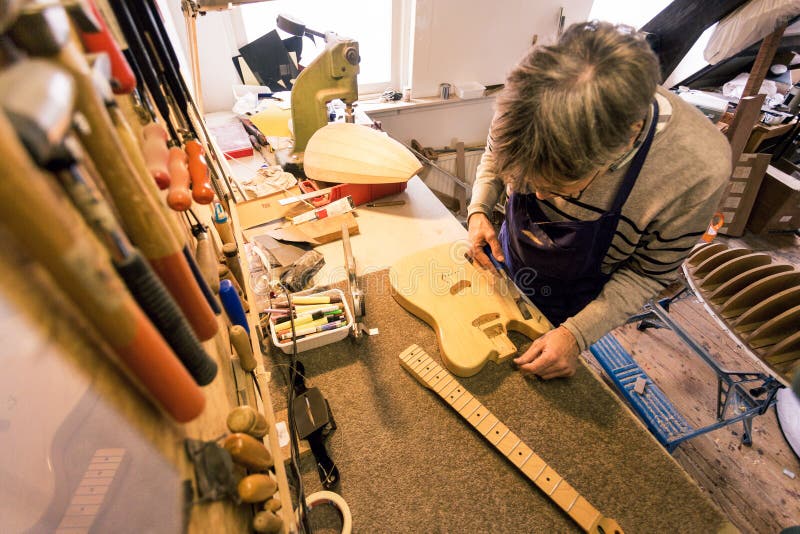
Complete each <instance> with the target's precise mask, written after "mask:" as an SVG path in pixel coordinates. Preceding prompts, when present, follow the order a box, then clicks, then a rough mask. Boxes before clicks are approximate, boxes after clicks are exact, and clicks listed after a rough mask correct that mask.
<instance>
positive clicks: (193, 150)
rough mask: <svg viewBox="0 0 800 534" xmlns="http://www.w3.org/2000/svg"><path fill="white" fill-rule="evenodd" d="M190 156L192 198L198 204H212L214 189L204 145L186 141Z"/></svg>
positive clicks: (194, 141) (195, 141)
mask: <svg viewBox="0 0 800 534" xmlns="http://www.w3.org/2000/svg"><path fill="white" fill-rule="evenodd" d="M185 146H186V153H187V154H188V155H189V175H190V176H191V177H192V198H194V201H195V202H197V203H198V204H210V203H211V201H212V200H214V188H213V187H211V180H210V178H209V175H208V163H206V153H205V150H203V145H201V144H200V142H199V141H197V140H196V139H192V140H191V141H186V145H185Z"/></svg>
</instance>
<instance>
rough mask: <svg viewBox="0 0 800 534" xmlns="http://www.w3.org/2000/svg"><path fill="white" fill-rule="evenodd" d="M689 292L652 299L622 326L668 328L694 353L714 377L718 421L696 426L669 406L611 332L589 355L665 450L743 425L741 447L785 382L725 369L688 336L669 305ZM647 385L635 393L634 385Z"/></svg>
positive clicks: (768, 376) (661, 393) (762, 374)
mask: <svg viewBox="0 0 800 534" xmlns="http://www.w3.org/2000/svg"><path fill="white" fill-rule="evenodd" d="M690 292H691V290H690V289H689V288H688V287H686V286H684V288H683V289H682V290H681V291H680V292H678V293H677V294H676V295H674V296H673V297H670V298H668V299H662V300H658V301H656V300H651V301H649V302H648V303H647V304H646V305H645V306H644V311H643V312H641V313H638V314H636V315H634V316H632V317H631V318H630V319H628V321H627V323H626V324H632V323H637V322H638V323H639V325H638V327H637V328H638V330H640V331H644V330H646V329H648V328H667V329H669V330H671V331H673V332H674V333H675V334H676V335H677V337H678V338H679V339H680V340H681V341H682V342H683V343H685V344H686V345H687V346H688V347H689V348H691V349H692V351H693V352H694V353H695V354H697V356H699V357H700V358H701V359H702V360H703V361H704V362H705V363H706V364H707V365H708V366H709V367H710V368H711V369H712V370H713V371H714V373H715V374H716V376H717V400H716V422H714V423H712V424H709V425H706V426H702V427H699V428H695V427H694V426H693V425H692V424H690V423H689V422H688V421H687V420H686V419H685V418H684V417H683V415H682V414H681V413H680V412H679V411H678V410H677V408H676V407H675V406H674V405H673V404H672V402H670V400H669V399H668V398H667V396H666V395H665V394H664V392H663V391H662V390H661V389H660V388H659V387H658V386H657V385H656V384H655V383H654V382H653V380H652V379H651V378H650V377H649V376H648V375H647V373H645V371H644V370H643V369H642V368H641V367H640V366H639V364H637V363H636V361H635V360H634V359H633V357H632V356H631V355H630V353H628V352H627V351H626V350H625V349H624V348H623V346H622V345H621V344H620V343H619V341H618V340H617V339H616V338H615V337H614V336H613V334H606V335H605V336H603V337H602V338H601V339H600V340H599V341H598V342H597V343H595V344H594V345H592V346H591V347H590V348H589V351H590V352H591V353H592V355H594V357H595V358H596V359H597V361H598V363H600V365H601V367H602V368H603V370H604V371H605V372H606V374H607V375H608V377H609V378H610V379H611V381H612V382H613V383H614V385H615V387H616V388H617V389H618V390H619V392H620V393H621V394H622V396H623V397H624V398H625V400H626V401H627V402H628V404H629V405H630V407H631V408H632V409H633V411H634V412H636V414H637V415H638V416H639V418H641V419H642V421H643V422H644V424H645V425H646V426H647V428H648V430H650V432H651V433H652V434H653V435H654V436H655V437H656V439H657V440H658V441H659V443H661V444H662V445H663V446H664V447H665V448H666V449H667V451H669V452H670V453H672V452H673V451H674V450H675V449H676V448H677V447H678V445H680V444H681V443H683V442H684V441H687V440H689V439H692V438H694V437H696V436H699V435H702V434H706V433H708V432H711V431H713V430H717V429H719V428H722V427H725V426H728V425H732V424H734V423H738V422H740V421H741V422H742V426H743V433H742V443H743V444H745V445H751V444H752V442H753V436H752V426H753V418H754V417H756V416H757V415H762V414H764V413H765V412H766V411H767V410H768V409H769V408H770V406H772V405H773V404H775V402H776V397H775V395H776V393H777V392H778V389H780V388H781V387H783V384H781V382H779V381H778V380H776V379H775V378H774V377H773V376H771V375H769V374H768V373H764V372H740V371H730V370H727V369H724V368H723V367H721V366H720V365H719V363H718V362H717V361H716V360H715V359H714V357H713V356H712V355H711V354H709V352H708V351H707V350H706V349H705V348H703V346H702V345H700V344H699V343H698V342H697V341H696V340H695V339H693V338H692V336H691V335H689V333H688V332H687V331H686V330H685V329H684V328H683V327H682V326H681V325H680V324H678V323H677V322H675V321H674V320H673V319H672V317H670V315H669V306H670V304H671V303H672V302H674V301H675V300H677V299H678V298H680V297H681V296H682V295H684V294H686V293H690ZM641 380H644V382H645V386H644V389H643V390H642V389H641V388H639V391H642V392H641V393H638V392H637V391H636V390H635V386H636V384H637V382H639V383H640V384H641Z"/></svg>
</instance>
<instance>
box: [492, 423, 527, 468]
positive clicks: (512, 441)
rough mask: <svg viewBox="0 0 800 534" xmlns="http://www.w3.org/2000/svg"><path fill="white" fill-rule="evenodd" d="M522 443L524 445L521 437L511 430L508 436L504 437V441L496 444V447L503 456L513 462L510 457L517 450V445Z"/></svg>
mask: <svg viewBox="0 0 800 534" xmlns="http://www.w3.org/2000/svg"><path fill="white" fill-rule="evenodd" d="M520 443H522V440H520V439H519V436H517V435H516V434H514V433H513V432H511V431H510V430H509V431H508V432H507V433H506V435H505V436H503V439H501V440H500V442H499V443H496V444H495V447H497V450H499V451H500V452H502V453H503V456H505V457H506V458H508V459H509V460H511V458H509V456H511V451H513V450H514V449H515V448H517V445H519V444H520ZM512 463H513V460H512Z"/></svg>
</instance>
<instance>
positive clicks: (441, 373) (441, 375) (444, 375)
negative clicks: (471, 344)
mask: <svg viewBox="0 0 800 534" xmlns="http://www.w3.org/2000/svg"><path fill="white" fill-rule="evenodd" d="M432 374H433V377H432V378H431V379H430V381H429V382H428V383H429V384H430V386H431V389H433V388H435V387H436V385H437V384H438V383H439V382H440V381H441V380H444V379H446V378H447V377H449V376H450V375H449V374H447V373H446V372H444V371H443V370H442V368H441V367H440V368H439V369H438V370H437V371H436V372H435V373H432Z"/></svg>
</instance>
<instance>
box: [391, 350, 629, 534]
mask: <svg viewBox="0 0 800 534" xmlns="http://www.w3.org/2000/svg"><path fill="white" fill-rule="evenodd" d="M400 365H401V366H402V367H403V368H404V369H405V370H406V371H408V372H409V373H411V375H412V376H413V377H414V378H416V379H417V381H419V382H420V383H421V384H422V385H424V386H425V387H427V388H429V389H432V390H433V391H434V392H436V394H437V395H439V397H441V398H442V399H443V400H444V401H445V402H446V403H447V404H449V405H450V407H451V408H453V409H454V410H455V411H456V412H458V414H459V415H460V416H461V417H463V418H464V419H466V420H467V422H469V423H470V424H471V425H472V426H473V427H474V428H475V429H476V430H477V431H478V432H479V433H480V434H481V435H482V436H483V437H484V438H486V439H487V441H489V443H491V444H492V445H493V446H494V447H495V448H496V449H497V450H498V451H500V452H501V453H502V454H503V456H505V457H506V459H507V460H508V461H510V462H511V463H512V464H514V465H515V466H516V467H517V469H519V470H520V471H521V472H522V474H523V475H525V477H526V478H528V480H530V481H531V482H533V483H534V484H536V486H538V487H539V489H541V490H542V491H543V492H544V493H545V494H546V495H547V496H548V497H550V499H551V500H552V501H553V502H554V503H556V504H557V505H558V506H559V507H560V508H561V509H562V510H564V511H565V512H566V513H567V515H569V516H570V517H571V518H572V520H573V521H575V522H576V523H577V524H578V525H579V526H580V527H581V528H582V529H583V530H585V531H586V532H590V533H592V534H623V532H622V528H620V526H619V525H618V524H617V522H616V521H614V520H613V519H611V518H608V517H605V516H603V514H601V513H600V512H599V511H598V510H597V508H595V507H594V506H592V504H591V503H590V502H589V501H587V500H586V499H585V498H584V497H583V496H582V495H581V494H580V493H578V491H577V490H576V489H575V488H573V487H572V486H571V485H570V484H569V483H568V482H567V481H566V480H564V479H563V478H562V477H561V476H560V475H559V474H558V473H556V472H555V470H553V468H552V467H550V466H549V465H547V463H546V462H545V461H544V460H542V458H541V457H539V455H537V454H536V453H535V452H533V451H532V450H531V449H530V447H528V446H527V445H525V443H523V442H522V440H521V439H520V438H519V437H518V436H517V435H516V434H514V433H513V432H511V431H510V430H509V429H508V427H507V426H506V425H504V424H503V423H502V422H501V421H500V420H499V419H497V417H495V416H494V415H492V413H491V412H490V411H489V410H488V409H487V408H486V407H485V406H484V405H483V404H481V403H480V401H479V400H478V399H477V398H475V397H473V396H472V395H471V394H470V393H469V392H468V391H467V390H466V388H464V386H462V385H461V384H459V383H458V381H457V380H455V379H454V378H453V375H451V374H450V373H448V372H447V371H446V370H445V369H444V368H442V367H441V366H440V365H439V364H438V363H436V362H435V361H433V359H432V358H431V357H430V356H428V354H427V353H426V352H425V351H424V350H422V349H421V348H420V347H419V346H418V345H411V346H410V347H408V348H407V349H406V350H404V351H403V352H402V353H400Z"/></svg>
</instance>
